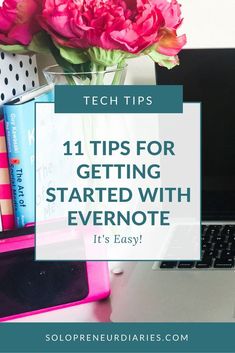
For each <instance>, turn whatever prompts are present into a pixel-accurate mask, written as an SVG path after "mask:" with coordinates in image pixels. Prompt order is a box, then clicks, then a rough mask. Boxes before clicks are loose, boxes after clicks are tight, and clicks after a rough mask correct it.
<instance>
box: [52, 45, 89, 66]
mask: <svg viewBox="0 0 235 353" xmlns="http://www.w3.org/2000/svg"><path fill="white" fill-rule="evenodd" d="M54 44H55V46H56V47H57V48H58V49H59V51H60V55H61V56H62V58H64V59H65V60H66V61H68V62H69V63H71V64H74V65H78V64H84V63H86V62H87V61H89V59H88V57H87V56H86V51H85V50H80V49H75V48H67V47H64V46H62V45H59V44H57V43H55V42H54Z"/></svg>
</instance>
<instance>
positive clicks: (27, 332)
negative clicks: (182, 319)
mask: <svg viewBox="0 0 235 353" xmlns="http://www.w3.org/2000/svg"><path fill="white" fill-rule="evenodd" d="M234 336H235V324H234V323H231V324H230V323H115V324H114V323H96V324H94V323H92V324H90V323H71V324H67V323H34V324H32V323H20V324H19V323H3V324H1V326H0V352H4V353H9V352H11V353H16V352H17V353H21V352H24V353H28V352H30V353H34V352H43V353H49V352H64V353H67V352H90V353H92V352H109V353H112V352H122V353H124V352H139V353H140V352H143V353H144V352H145V353H147V352H235V339H234Z"/></svg>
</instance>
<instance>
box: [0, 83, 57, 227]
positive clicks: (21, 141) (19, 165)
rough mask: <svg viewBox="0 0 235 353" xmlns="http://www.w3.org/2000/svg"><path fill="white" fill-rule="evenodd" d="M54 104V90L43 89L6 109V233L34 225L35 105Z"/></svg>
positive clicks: (2, 199)
mask: <svg viewBox="0 0 235 353" xmlns="http://www.w3.org/2000/svg"><path fill="white" fill-rule="evenodd" d="M52 100H53V93H52V87H51V86H43V87H40V88H36V89H34V90H32V91H29V92H26V93H24V94H23V95H20V96H17V97H15V98H14V99H12V100H10V101H8V102H7V103H5V104H4V106H3V119H2V120H1V121H0V166H1V167H0V169H1V172H0V207H1V222H2V227H3V229H4V230H6V229H13V228H14V227H16V228H21V227H24V226H25V225H26V224H28V223H32V222H34V221H35V219H34V218H35V214H34V212H35V206H34V205H35V163H34V160H35V148H34V141H35V127H34V124H35V103H36V102H49V101H52ZM4 127H5V128H4Z"/></svg>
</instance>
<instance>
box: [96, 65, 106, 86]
mask: <svg viewBox="0 0 235 353" xmlns="http://www.w3.org/2000/svg"><path fill="white" fill-rule="evenodd" d="M105 69H106V68H105V66H103V65H97V66H96V70H97V74H96V75H97V76H96V85H103V84H104V71H105Z"/></svg>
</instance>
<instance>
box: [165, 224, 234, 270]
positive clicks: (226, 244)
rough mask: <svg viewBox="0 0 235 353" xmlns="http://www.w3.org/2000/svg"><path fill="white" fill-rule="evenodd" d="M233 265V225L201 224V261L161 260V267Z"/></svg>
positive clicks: (203, 267)
mask: <svg viewBox="0 0 235 353" xmlns="http://www.w3.org/2000/svg"><path fill="white" fill-rule="evenodd" d="M233 267H235V225H202V259H201V261H162V262H161V264H160V268H162V269H193V268H196V269H206V268H218V269H221V268H233Z"/></svg>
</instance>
